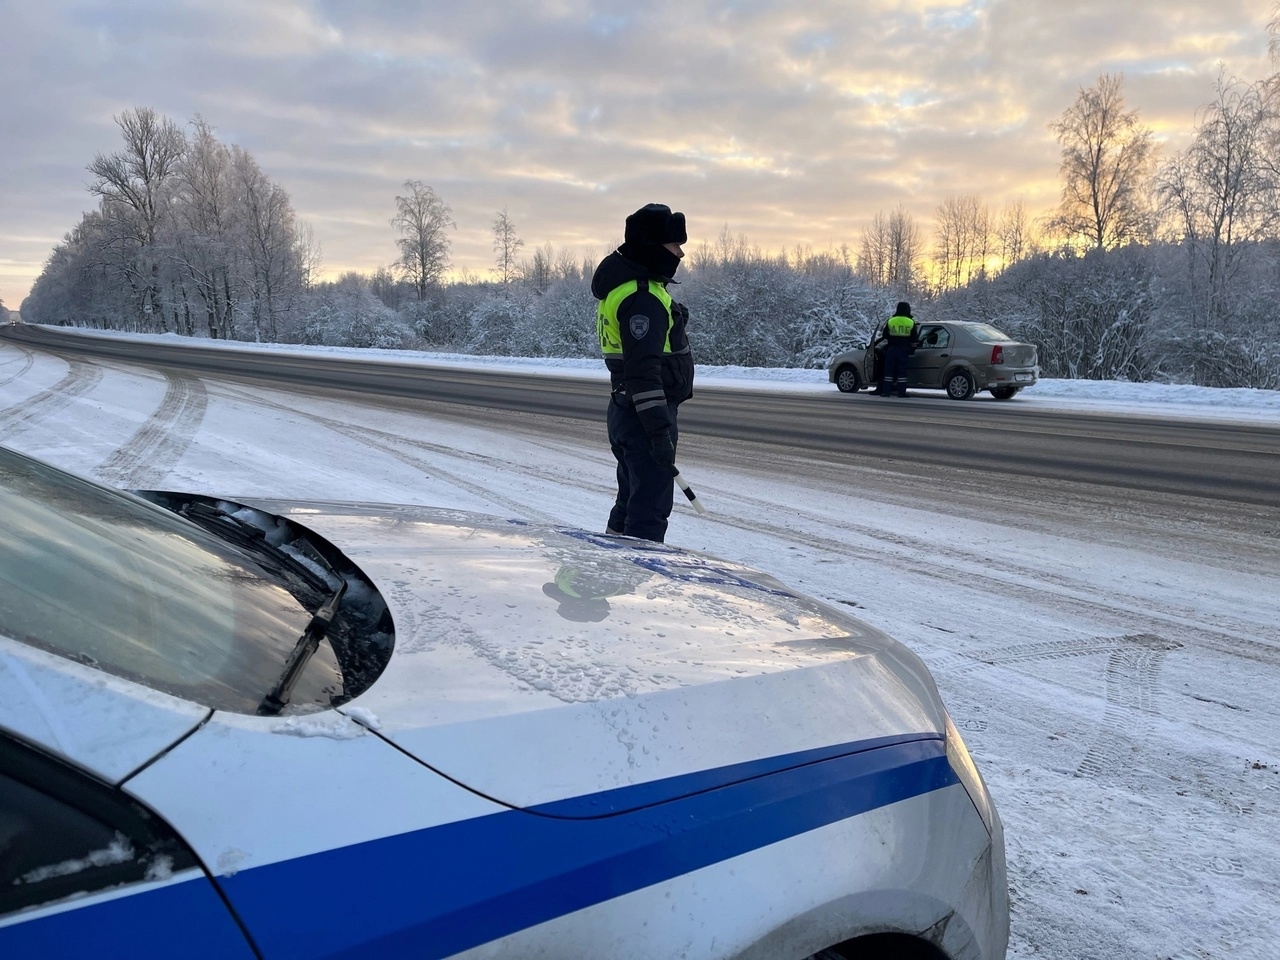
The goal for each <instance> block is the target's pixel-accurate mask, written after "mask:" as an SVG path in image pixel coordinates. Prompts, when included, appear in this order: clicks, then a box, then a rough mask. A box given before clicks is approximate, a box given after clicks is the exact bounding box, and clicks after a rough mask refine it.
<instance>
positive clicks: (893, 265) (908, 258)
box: [858, 206, 924, 297]
mask: <svg viewBox="0 0 1280 960" xmlns="http://www.w3.org/2000/svg"><path fill="white" fill-rule="evenodd" d="M923 249H924V248H923V242H922V241H921V238H920V229H919V227H917V226H916V223H915V220H914V219H913V218H912V216H911V214H909V213H908V212H907V211H906V209H905V208H903V207H901V206H899V207H898V209H897V210H894V211H893V212H892V213H889V214H887V215H886V214H885V213H884V212H883V211H877V212H876V215H875V216H874V217H873V218H872V219H871V223H870V224H869V225H868V226H867V228H866V230H864V231H863V233H862V240H861V243H860V244H859V247H858V273H859V274H860V275H861V276H862V277H863V279H865V280H866V281H867V282H868V283H870V284H873V285H874V286H878V287H884V288H885V289H888V290H892V291H894V292H895V293H896V294H897V295H898V296H900V297H913V296H915V295H916V293H917V291H918V289H919V288H920V286H921V285H922V277H923V271H922V269H921V266H920V261H921V259H922V256H923Z"/></svg>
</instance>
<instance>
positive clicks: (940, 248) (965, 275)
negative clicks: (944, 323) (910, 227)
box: [933, 194, 991, 290]
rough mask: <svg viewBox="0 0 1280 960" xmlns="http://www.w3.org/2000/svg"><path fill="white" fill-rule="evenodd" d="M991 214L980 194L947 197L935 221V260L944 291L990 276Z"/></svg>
mask: <svg viewBox="0 0 1280 960" xmlns="http://www.w3.org/2000/svg"><path fill="white" fill-rule="evenodd" d="M990 252H991V214H990V212H989V211H988V209H987V205H986V204H985V203H983V202H982V201H981V200H980V199H979V198H978V197H977V196H975V195H973V194H966V195H964V196H952V197H947V199H946V200H944V201H943V202H942V204H941V205H940V206H939V207H938V212H937V215H936V218H935V220H934V235H933V259H934V263H935V264H936V265H937V268H938V286H939V289H941V290H955V289H958V288H959V287H962V286H964V285H965V284H967V283H969V282H970V281H971V280H973V279H975V278H976V277H982V276H985V275H986V269H987V256H988V255H989V254H990Z"/></svg>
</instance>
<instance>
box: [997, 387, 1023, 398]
mask: <svg viewBox="0 0 1280 960" xmlns="http://www.w3.org/2000/svg"><path fill="white" fill-rule="evenodd" d="M1017 392H1018V388H1017V387H992V388H991V395H992V396H993V397H995V398H996V399H997V400H1012V399H1013V395H1014V394H1015V393H1017Z"/></svg>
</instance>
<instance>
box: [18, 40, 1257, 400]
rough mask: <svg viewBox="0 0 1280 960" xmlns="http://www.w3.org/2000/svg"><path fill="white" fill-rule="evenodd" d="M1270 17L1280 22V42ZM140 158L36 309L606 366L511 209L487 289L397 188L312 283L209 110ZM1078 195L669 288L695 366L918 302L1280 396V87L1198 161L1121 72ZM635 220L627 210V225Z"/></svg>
mask: <svg viewBox="0 0 1280 960" xmlns="http://www.w3.org/2000/svg"><path fill="white" fill-rule="evenodd" d="M1275 26H1276V25H1275V24H1273V28H1274V27H1275ZM118 122H119V124H120V127H121V131H122V135H123V139H124V149H123V150H122V151H121V152H119V153H117V154H112V155H110V156H106V157H104V156H99V157H97V158H95V160H94V162H93V163H92V164H91V165H90V167H89V169H90V171H91V172H92V173H93V175H94V177H95V180H94V183H93V185H92V187H91V189H92V190H93V192H94V193H95V195H97V196H98V197H99V200H100V202H99V205H98V209H97V210H95V211H93V212H91V213H89V214H86V215H85V217H84V219H83V220H82V222H81V223H80V225H79V226H78V227H77V228H76V229H75V230H74V231H72V233H71V234H69V235H68V236H67V238H66V240H65V241H64V243H62V244H60V245H59V246H58V247H57V248H56V249H55V251H54V253H53V255H52V256H51V258H50V260H49V263H48V265H47V266H46V269H45V271H44V273H43V274H42V275H41V277H40V278H39V280H38V281H37V283H36V286H35V288H34V289H33V291H32V294H31V296H30V297H29V298H28V300H27V301H25V302H24V304H23V317H24V319H25V320H27V321H29V322H34V323H55V324H56V323H70V324H78V325H90V326H102V327H112V328H117V329H128V330H139V331H172V332H177V333H180V334H184V335H189V336H209V337H230V338H238V339H245V340H270V341H282V342H298V343H312V344H331V345H340V346H356V347H385V348H417V349H431V350H446V351H451V352H462V353H477V354H498V355H519V356H534V357H538V356H545V357H579V356H593V355H595V354H596V352H597V346H596V342H595V322H594V317H595V308H596V301H595V299H594V298H593V297H592V296H591V293H590V277H591V273H592V271H593V269H594V266H595V262H596V260H597V259H598V255H596V254H594V253H592V252H587V253H586V254H584V255H579V254H577V253H575V252H574V251H571V250H561V251H559V252H557V251H555V250H554V249H553V248H552V247H551V246H550V245H543V246H541V247H535V248H533V249H532V251H531V253H530V255H528V256H522V255H521V250H522V248H524V241H523V240H522V239H520V237H519V234H518V231H517V229H516V224H515V223H513V222H512V220H511V218H510V217H509V215H508V213H507V211H506V210H502V211H499V212H498V213H497V215H496V216H495V218H494V219H493V221H492V223H491V227H492V233H493V250H494V254H495V256H494V261H493V264H494V265H493V268H492V270H491V271H490V273H489V277H487V278H485V277H480V276H476V275H473V274H469V273H464V274H463V275H462V276H461V277H460V278H459V279H455V280H454V281H453V282H446V279H445V278H446V276H447V275H448V274H447V270H448V267H449V243H450V241H449V231H450V230H451V229H453V228H455V227H456V224H455V223H454V221H453V219H452V212H451V210H450V208H449V206H448V204H447V203H445V201H444V200H443V199H442V198H441V197H440V196H438V195H437V194H436V193H435V192H434V191H433V190H432V189H431V188H430V187H428V186H426V185H425V184H424V183H422V182H421V181H418V180H409V181H406V182H405V184H404V188H405V189H404V193H403V195H399V196H396V197H395V205H394V208H390V209H391V210H393V211H394V216H393V217H391V218H390V220H389V224H390V226H391V227H393V228H394V229H395V230H396V232H397V233H398V239H397V244H398V247H399V251H400V256H399V258H398V259H397V261H396V262H395V263H394V264H392V265H389V266H388V267H384V268H382V269H379V270H378V271H376V272H375V273H373V274H371V275H361V274H355V273H350V274H346V275H344V276H343V277H341V278H339V279H338V280H336V281H332V282H316V281H315V271H316V266H317V263H318V256H319V255H318V249H317V247H316V245H315V244H314V242H313V241H312V240H311V239H310V236H309V232H308V231H307V230H306V228H305V227H303V226H301V225H299V224H298V223H297V220H296V217H295V215H294V213H293V210H292V207H291V205H290V202H289V198H288V195H287V194H286V193H285V192H284V190H283V189H282V188H280V187H279V186H278V185H275V184H273V183H272V182H271V181H270V180H269V178H267V177H266V175H265V174H263V173H262V171H261V170H260V169H259V168H258V166H257V164H256V163H255V162H254V161H253V158H252V157H251V156H249V155H248V154H247V153H246V152H245V151H244V150H242V149H241V148H239V147H236V146H231V147H227V146H225V145H223V144H222V143H220V142H219V141H218V140H217V138H216V137H214V135H213V133H212V130H211V129H210V128H209V127H208V125H207V124H205V123H204V121H202V120H200V119H198V118H197V120H196V121H194V122H193V123H192V124H191V130H192V132H191V134H190V135H187V134H185V133H183V131H182V130H180V129H179V128H177V127H176V126H175V125H174V124H172V123H171V122H170V121H168V120H165V119H163V118H160V117H157V116H156V115H155V114H154V112H152V111H149V110H146V109H138V110H134V111H131V112H129V113H126V114H125V115H124V116H123V117H121V118H119V119H118ZM1053 130H1054V133H1055V136H1056V137H1057V140H1058V143H1059V145H1060V147H1061V158H1062V161H1061V167H1060V176H1061V180H1062V195H1061V201H1060V203H1059V205H1058V207H1057V208H1056V209H1055V210H1052V211H1050V212H1049V213H1047V214H1046V215H1045V216H1042V217H1040V218H1039V219H1033V218H1031V217H1030V216H1029V215H1028V213H1027V211H1026V210H1025V209H1024V207H1023V205H1022V204H1021V203H1020V202H1019V203H1013V204H1011V205H1010V206H1008V207H1007V208H1006V209H1004V210H1003V211H1001V212H1000V213H999V214H997V215H993V214H992V213H991V212H990V211H989V210H988V209H987V207H986V205H985V204H984V203H983V202H982V200H981V199H980V198H979V197H978V196H976V195H966V196H953V197H948V198H946V199H944V201H943V202H942V203H941V204H940V205H939V206H938V208H937V211H936V215H935V218H934V223H933V229H932V236H931V239H930V241H929V242H927V243H926V241H925V239H924V230H923V228H922V227H921V226H920V225H919V224H917V223H916V222H915V221H914V219H913V218H912V216H911V215H910V214H909V213H907V212H906V211H905V210H904V209H903V208H901V207H899V208H898V209H897V210H895V211H891V212H887V213H886V212H880V213H877V214H876V215H875V216H874V217H873V219H872V221H871V222H870V224H869V225H868V227H867V229H866V230H865V231H864V232H863V234H862V236H861V238H860V240H859V242H858V243H857V244H856V245H854V246H852V247H850V246H848V245H846V246H843V247H841V248H840V249H838V250H834V251H825V252H815V251H812V250H809V249H797V250H793V251H787V252H784V253H765V252H762V251H761V250H760V249H758V248H756V247H754V246H753V245H752V244H751V243H750V242H749V241H748V240H747V239H746V238H743V237H741V236H738V237H735V236H733V235H732V234H731V233H730V232H729V230H728V228H727V227H726V228H724V229H722V230H721V231H720V233H719V235H718V236H716V237H714V238H713V239H711V240H709V241H706V242H695V243H693V244H691V245H690V247H689V248H688V252H689V256H688V257H687V259H686V260H685V265H684V267H682V270H681V273H680V280H681V281H682V282H681V285H680V287H679V290H678V292H676V293H675V296H676V298H677V299H680V300H682V301H683V302H684V303H685V304H686V305H687V306H688V307H689V309H690V315H691V321H690V331H691V336H693V337H694V346H695V353H696V357H697V359H698V361H699V362H701V363H708V364H740V365H748V366H810V367H819V366H822V365H824V364H825V363H826V361H827V360H828V359H829V358H830V357H831V356H832V355H834V354H835V353H837V352H839V351H841V350H844V349H846V348H848V347H849V346H852V345H854V344H857V343H861V342H864V341H865V340H866V338H867V337H868V336H869V335H870V333H871V331H872V330H873V329H874V328H875V327H876V326H877V325H878V324H879V323H880V322H881V321H882V320H883V318H884V317H885V316H887V314H888V313H889V311H890V310H891V309H892V307H893V305H894V303H895V302H896V301H897V300H898V299H902V298H906V299H910V300H911V301H912V302H913V303H914V304H915V305H916V307H917V309H916V315H917V316H918V317H920V318H922V319H924V320H929V319H972V320H983V321H986V322H991V323H994V324H995V325H997V326H999V327H1001V328H1002V329H1004V330H1006V332H1008V333H1010V334H1011V335H1014V336H1017V337H1019V338H1021V339H1025V340H1027V341H1029V342H1032V343H1034V344H1036V345H1037V346H1038V347H1039V353H1040V361H1041V366H1042V369H1043V373H1044V374H1045V375H1046V376H1052V377H1073V378H1094V379H1128V380H1135V381H1140V380H1166V381H1173V382H1188V383H1196V384H1203V385H1214V386H1255V387H1267V388H1273V389H1275V388H1280V307H1278V306H1277V305H1278V304H1280V83H1278V82H1277V78H1276V77H1271V78H1268V79H1266V80H1262V81H1258V82H1256V83H1245V82H1242V81H1237V80H1235V79H1232V78H1229V77H1227V76H1226V75H1225V74H1224V75H1222V76H1220V77H1219V80H1218V83H1217V87H1216V90H1215V98H1214V100H1213V101H1212V102H1210V103H1209V104H1206V105H1205V106H1204V107H1203V108H1202V109H1201V111H1200V112H1199V114H1198V116H1197V120H1196V125H1195V128H1194V132H1193V137H1192V140H1191V143H1190V145H1189V146H1188V147H1187V149H1186V150H1184V151H1182V152H1180V153H1178V154H1177V155H1175V156H1172V157H1169V158H1167V159H1163V160H1162V159H1161V158H1160V157H1159V155H1158V151H1157V149H1156V146H1155V141H1154V138H1153V135H1152V133H1151V131H1150V130H1148V129H1147V128H1146V127H1145V126H1144V125H1143V124H1142V123H1141V120H1140V118H1139V116H1138V113H1137V111H1136V110H1131V109H1129V108H1127V106H1126V105H1125V102H1124V97H1123V82H1122V78H1121V77H1119V76H1111V75H1104V76H1102V77H1100V78H1099V80H1098V82H1097V83H1096V84H1095V85H1094V86H1093V87H1090V88H1087V89H1081V90H1080V91H1079V96H1078V97H1077V99H1076V101H1075V102H1074V103H1073V104H1072V105H1071V106H1070V107H1068V108H1067V110H1065V111H1064V112H1063V114H1062V116H1061V117H1060V118H1059V120H1058V121H1057V122H1056V123H1055V124H1054V125H1053ZM624 212H625V211H624Z"/></svg>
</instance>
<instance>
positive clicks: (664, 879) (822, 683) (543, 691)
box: [0, 448, 1008, 960]
mask: <svg viewBox="0 0 1280 960" xmlns="http://www.w3.org/2000/svg"><path fill="white" fill-rule="evenodd" d="M1007 935H1008V901H1007V892H1006V882H1005V865H1004V849H1003V839H1002V833H1001V826H1000V820H999V818H998V816H997V814H996V812H995V809H994V808H993V807H992V804H991V800H990V797H989V796H988V794H987V791H986V789H985V788H984V786H983V783H982V779H981V777H980V776H979V774H978V772H977V770H976V769H975V767H974V764H973V762H972V761H971V759H970V757H969V755H968V753H967V751H966V750H965V746H964V744H963V742H962V741H961V739H960V737H959V735H958V734H957V733H956V731H955V728H954V727H953V726H952V724H951V722H950V720H949V718H948V716H947V713H946V710H945V709H944V707H943V704H942V702H941V701H940V699H939V697H938V693H937V691H936V689H935V686H934V684H933V681H932V680H931V678H930V676H929V674H928V672H927V670H926V669H925V667H924V666H923V664H922V663H921V662H920V660H919V659H918V658H916V657H915V656H914V655H913V654H911V653H910V652H909V651H908V650H906V649H905V648H904V647H902V646H901V645H899V644H898V643H896V642H894V641H893V640H891V639H890V638H888V637H887V636H885V635H884V634H882V633H880V632H878V631H877V630H875V629H873V628H871V627H869V626H867V625H866V624H863V623H860V622H858V621H856V620H853V619H851V618H849V617H847V616H845V615H843V614H842V613H840V612H838V611H835V610H832V609H829V608H827V607H825V606H823V605H821V604H818V603H816V602H814V601H812V600H809V599H806V598H805V597H803V596H800V595H798V594H796V593H794V592H792V591H791V590H789V589H787V588H786V587H785V586H783V585H782V584H780V583H778V582H776V581H775V580H772V579H771V578H769V577H767V576H765V575H762V574H759V573H755V572H752V571H750V570H748V569H745V568H743V567H740V566H738V565H736V564H733V563H727V562H724V561H721V560H717V559H714V558H711V557H708V556H705V555H702V554H698V553H692V552H688V551H684V550H679V549H676V548H674V547H670V546H664V545H661V544H654V543H648V542H642V541H635V540H631V539H627V538H621V537H606V536H600V535H596V534H593V533H588V532H584V531H580V530H573V529H562V528H555V527H550V526H539V525H534V524H529V523H525V522H522V521H516V520H505V519H500V518H493V517H487V516H477V515H471V514H465V513H458V512H454V511H447V510H438V509H428V508H423V507H414V506H385V505H362V504H350V503H316V502H305V503H293V502H280V501H262V500H244V499H242V500H239V501H232V500H223V499H217V498H211V497H205V496H195V495H188V494H182V493H174V492H147V493H141V494H129V493H122V492H120V491H117V490H113V489H109V488H106V487H103V486H100V485H98V484H96V483H93V482H91V481H88V480H85V479H83V478H79V477H76V476H73V475H71V474H68V473H65V472H63V471H61V470H58V469H55V468H54V467H52V466H50V465H48V464H45V463H42V462H40V461H37V460H33V459H31V458H28V457H26V456H23V455H20V454H18V453H15V452H12V451H8V450H5V449H3V448H0V956H3V957H6V958H8V957H12V958H26V957H38V958H41V960H50V958H58V957H83V956H90V955H91V956H94V957H96V958H103V957H122V958H123V957H128V958H152V957H156V958H158V957H165V958H173V957H182V958H184V960H191V958H205V957H207V958H219V960H227V958H233V960H234V958H255V957H256V958H286V957H287V958H339V957H343V958H355V957H362V958H363V957H375V958H376V957H387V958H402V957H415V958H444V957H467V958H482V957H517V958H532V957H547V958H551V957H555V958H570V957H581V958H587V957H591V958H602V957H609V958H636V960H639V958H646V960H652V958H657V957H662V958H668V957H685V958H729V957H734V958H747V957H759V958H765V957H768V958H795V960H800V958H805V957H810V956H814V955H818V956H821V957H824V958H831V960H838V958H844V960H853V958H871V960H887V958H890V957H893V958H920V960H925V958H930V960H939V958H951V960H958V958H961V957H963V958H978V960H999V958H1002V957H1004V955H1005V950H1006V943H1007Z"/></svg>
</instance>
